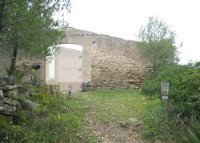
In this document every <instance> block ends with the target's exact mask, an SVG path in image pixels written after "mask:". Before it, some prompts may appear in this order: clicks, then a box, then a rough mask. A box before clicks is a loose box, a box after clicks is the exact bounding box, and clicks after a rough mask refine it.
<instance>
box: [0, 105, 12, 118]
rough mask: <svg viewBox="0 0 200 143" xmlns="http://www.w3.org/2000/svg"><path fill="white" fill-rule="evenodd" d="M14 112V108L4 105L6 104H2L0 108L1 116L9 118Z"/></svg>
mask: <svg viewBox="0 0 200 143" xmlns="http://www.w3.org/2000/svg"><path fill="white" fill-rule="evenodd" d="M14 112H16V107H14V106H10V105H6V104H4V105H3V106H0V114H2V115H7V116H11V115H13V113H14Z"/></svg>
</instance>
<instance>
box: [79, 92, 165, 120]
mask: <svg viewBox="0 0 200 143" xmlns="http://www.w3.org/2000/svg"><path fill="white" fill-rule="evenodd" d="M78 98H79V99H80V100H81V102H82V103H81V104H82V105H83V106H88V108H89V107H92V108H95V110H96V112H97V113H98V114H97V118H98V119H100V120H102V121H105V122H111V121H112V119H113V118H112V117H116V118H117V120H118V121H127V120H128V119H129V118H131V117H134V118H138V119H140V120H143V119H144V118H145V117H148V116H151V114H152V112H154V111H155V110H157V108H159V107H160V106H161V105H160V100H159V99H158V98H156V97H146V96H143V95H141V93H140V92H139V91H137V90H95V91H91V92H86V93H83V95H82V96H79V97H78ZM159 109H160V108H159Z"/></svg>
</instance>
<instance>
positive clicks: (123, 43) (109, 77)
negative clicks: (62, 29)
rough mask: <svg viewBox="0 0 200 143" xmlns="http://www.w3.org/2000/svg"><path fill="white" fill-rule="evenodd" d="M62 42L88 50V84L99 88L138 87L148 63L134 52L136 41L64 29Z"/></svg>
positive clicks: (144, 75) (145, 72) (135, 50)
mask: <svg viewBox="0 0 200 143" xmlns="http://www.w3.org/2000/svg"><path fill="white" fill-rule="evenodd" d="M66 34H67V36H66V38H65V39H64V40H63V43H69V44H79V45H82V46H83V47H84V48H86V49H87V50H86V51H87V52H88V53H90V56H91V57H90V58H88V59H85V60H84V61H83V62H88V65H90V64H91V84H92V86H93V87H100V88H108V89H111V88H138V87H139V86H140V84H141V82H142V81H143V80H144V78H145V77H146V74H147V72H148V68H147V67H149V65H148V64H147V63H146V62H145V61H144V60H143V58H142V57H141V56H140V55H139V54H138V51H137V48H136V42H134V41H127V40H124V39H120V38H116V37H111V36H107V35H99V34H96V33H93V32H88V31H83V30H77V29H74V28H68V29H67V30H66Z"/></svg>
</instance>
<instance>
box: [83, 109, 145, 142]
mask: <svg viewBox="0 0 200 143" xmlns="http://www.w3.org/2000/svg"><path fill="white" fill-rule="evenodd" d="M87 111H88V112H87V114H86V119H85V127H86V128H88V129H89V130H91V131H92V133H93V134H94V136H96V137H97V138H98V143H146V142H144V141H142V140H141V139H140V137H139V133H140V131H141V129H142V128H143V124H142V123H141V122H139V121H138V120H137V119H136V118H130V119H129V120H128V121H127V122H118V120H117V119H116V118H115V117H114V116H113V117H112V118H113V120H112V122H109V123H105V122H103V121H100V120H98V119H97V118H96V116H97V114H98V113H97V112H96V110H95V107H89V108H87ZM110 116H112V115H110Z"/></svg>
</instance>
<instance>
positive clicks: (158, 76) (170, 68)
mask: <svg viewBox="0 0 200 143" xmlns="http://www.w3.org/2000/svg"><path fill="white" fill-rule="evenodd" d="M186 69H187V66H183V65H176V64H173V65H167V66H163V67H160V68H159V69H158V70H157V71H155V72H152V73H150V74H149V76H148V77H147V79H146V80H145V81H144V82H143V84H142V88H141V90H142V93H143V94H145V95H156V94H158V95H159V94H160V93H161V92H160V91H161V82H163V81H168V82H169V86H170V90H169V92H170V91H171V88H173V87H174V85H175V84H176V82H177V81H176V80H177V78H178V77H179V76H181V75H182V74H183V73H184V72H185V71H186Z"/></svg>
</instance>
